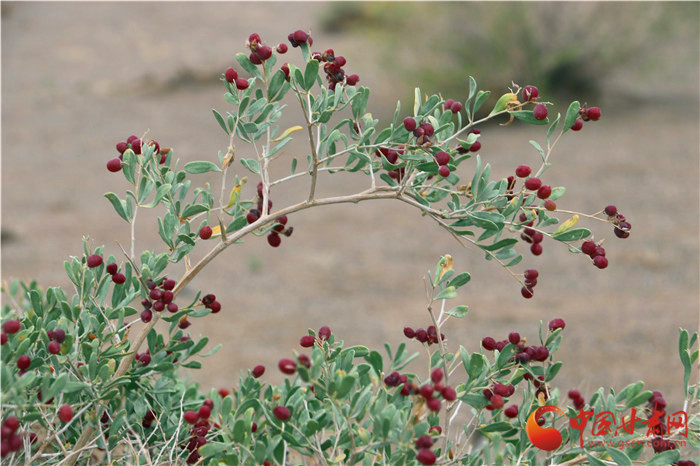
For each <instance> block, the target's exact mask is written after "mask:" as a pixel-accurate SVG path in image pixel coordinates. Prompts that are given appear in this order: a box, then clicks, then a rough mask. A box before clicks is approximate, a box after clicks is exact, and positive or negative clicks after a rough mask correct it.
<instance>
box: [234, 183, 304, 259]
mask: <svg viewBox="0 0 700 466" xmlns="http://www.w3.org/2000/svg"><path fill="white" fill-rule="evenodd" d="M257 190H258V206H257V208H255V209H250V211H248V214H247V215H246V220H247V221H248V224H251V223H255V222H257V221H258V219H260V216H261V215H262V211H263V205H262V203H263V184H262V182H260V183H258V187H257ZM267 209H268V212H269V211H270V210H271V209H272V201H271V200H270V199H268V200H267ZM276 220H277V223H276V224H275V226H273V227H272V230H270V233H269V234H268V235H267V243H268V244H269V245H270V246H272V247H273V248H276V247H278V246H279V245H280V244H282V237H281V236H280V233H281V234H283V235H284V236H286V237H288V238H289V237H290V236H292V233H293V232H294V227H292V226H287V222H288V221H289V219H288V218H287V216H286V215H281V216H280V217H278V218H277V219H276Z"/></svg>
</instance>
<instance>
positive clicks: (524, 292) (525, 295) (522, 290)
mask: <svg viewBox="0 0 700 466" xmlns="http://www.w3.org/2000/svg"><path fill="white" fill-rule="evenodd" d="M520 294H522V295H523V298H526V299H530V298H532V296H533V295H534V292H533V291H532V288H530V287H527V286H524V287H522V288H520Z"/></svg>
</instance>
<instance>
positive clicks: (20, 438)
mask: <svg viewBox="0 0 700 466" xmlns="http://www.w3.org/2000/svg"><path fill="white" fill-rule="evenodd" d="M17 429H19V419H17V418H16V417H14V416H8V417H7V418H5V420H4V421H3V423H2V428H0V440H1V442H0V456H1V457H2V458H5V457H6V456H8V455H11V454H12V453H13V452H15V451H18V450H21V449H22V447H24V438H25V437H27V438H29V443H31V444H34V443H36V440H37V437H36V434H35V433H34V432H17Z"/></svg>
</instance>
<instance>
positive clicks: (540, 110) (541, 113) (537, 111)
mask: <svg viewBox="0 0 700 466" xmlns="http://www.w3.org/2000/svg"><path fill="white" fill-rule="evenodd" d="M532 116H534V117H535V120H544V119H545V118H547V106H546V105H545V104H537V105H535V108H533V109H532Z"/></svg>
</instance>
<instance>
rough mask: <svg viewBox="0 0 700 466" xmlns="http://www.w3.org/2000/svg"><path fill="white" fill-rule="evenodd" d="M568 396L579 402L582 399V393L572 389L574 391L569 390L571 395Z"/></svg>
mask: <svg viewBox="0 0 700 466" xmlns="http://www.w3.org/2000/svg"><path fill="white" fill-rule="evenodd" d="M567 396H568V397H569V398H570V399H572V400H577V399H579V398H581V392H579V391H578V390H575V389H572V390H569V393H568V394H567Z"/></svg>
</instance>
